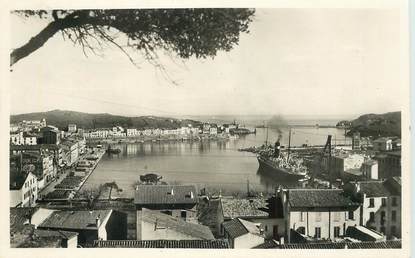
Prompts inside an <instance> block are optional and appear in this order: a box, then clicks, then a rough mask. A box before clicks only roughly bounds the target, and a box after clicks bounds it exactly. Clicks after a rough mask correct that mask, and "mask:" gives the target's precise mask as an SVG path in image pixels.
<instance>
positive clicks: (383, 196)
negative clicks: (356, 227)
mask: <svg viewBox="0 0 415 258" xmlns="http://www.w3.org/2000/svg"><path fill="white" fill-rule="evenodd" d="M344 189H345V190H347V191H348V192H349V193H352V194H353V196H354V197H355V198H357V199H358V200H359V201H360V203H361V215H360V220H361V221H360V224H361V225H364V226H366V227H368V228H370V229H373V230H376V231H378V232H382V233H383V234H384V235H386V236H387V238H388V239H392V238H393V237H397V238H400V237H401V231H402V230H401V207H402V206H401V179H400V177H393V178H390V179H388V180H386V181H363V182H356V183H350V184H347V185H345V186H344Z"/></svg>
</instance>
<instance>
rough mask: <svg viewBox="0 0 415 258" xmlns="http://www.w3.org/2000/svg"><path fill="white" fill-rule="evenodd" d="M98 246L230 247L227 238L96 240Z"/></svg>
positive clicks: (95, 245)
mask: <svg viewBox="0 0 415 258" xmlns="http://www.w3.org/2000/svg"><path fill="white" fill-rule="evenodd" d="M94 247H98V248H193V249H228V248H229V243H228V242H227V241H226V240H221V239H215V240H96V241H94Z"/></svg>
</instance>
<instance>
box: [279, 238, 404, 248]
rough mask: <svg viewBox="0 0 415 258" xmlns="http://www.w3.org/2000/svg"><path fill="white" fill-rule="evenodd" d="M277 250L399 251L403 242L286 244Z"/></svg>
mask: <svg viewBox="0 0 415 258" xmlns="http://www.w3.org/2000/svg"><path fill="white" fill-rule="evenodd" d="M275 248H277V249H346V248H347V249H399V248H402V241H401V240H391V241H382V242H355V243H353V242H350V243H348V242H340V243H307V244H284V245H279V246H276V247H275Z"/></svg>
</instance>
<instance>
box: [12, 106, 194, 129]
mask: <svg viewBox="0 0 415 258" xmlns="http://www.w3.org/2000/svg"><path fill="white" fill-rule="evenodd" d="M42 118H45V119H46V123H47V124H49V125H54V126H56V127H58V128H59V129H65V128H67V127H68V124H76V125H77V127H78V128H85V129H90V128H110V127H113V126H117V125H119V126H122V127H125V128H138V129H144V128H165V129H173V128H178V127H181V126H187V125H189V124H191V125H192V126H198V125H200V124H201V122H200V121H196V120H192V119H177V118H170V117H158V116H137V117H129V116H119V115H111V114H108V113H98V114H92V113H83V112H77V111H68V110H59V109H55V110H51V111H47V112H34V113H26V114H18V115H11V116H10V123H18V122H20V121H22V120H40V119H42Z"/></svg>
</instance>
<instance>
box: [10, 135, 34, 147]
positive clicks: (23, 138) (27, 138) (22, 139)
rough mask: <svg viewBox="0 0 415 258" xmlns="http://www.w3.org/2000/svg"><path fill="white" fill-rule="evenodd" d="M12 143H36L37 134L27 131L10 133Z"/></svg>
mask: <svg viewBox="0 0 415 258" xmlns="http://www.w3.org/2000/svg"><path fill="white" fill-rule="evenodd" d="M10 143H11V144H12V145H36V144H37V138H36V136H34V135H32V134H29V133H27V132H18V133H13V134H10Z"/></svg>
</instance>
